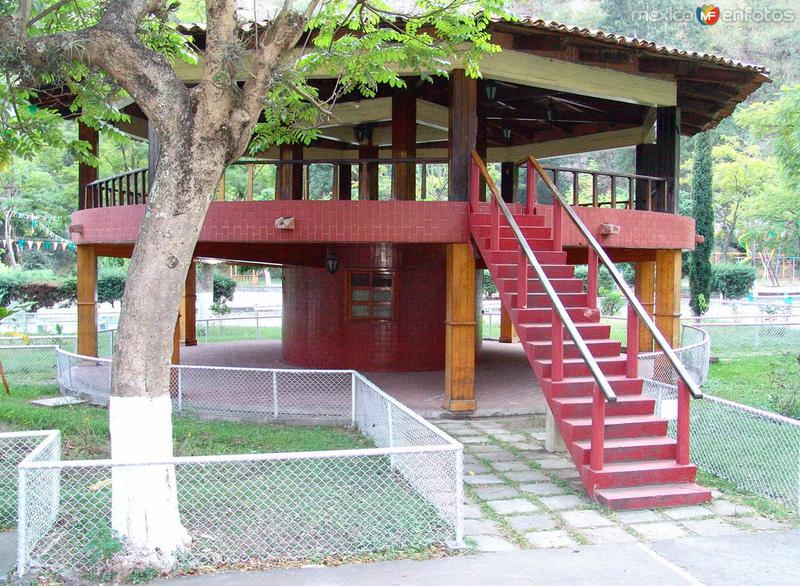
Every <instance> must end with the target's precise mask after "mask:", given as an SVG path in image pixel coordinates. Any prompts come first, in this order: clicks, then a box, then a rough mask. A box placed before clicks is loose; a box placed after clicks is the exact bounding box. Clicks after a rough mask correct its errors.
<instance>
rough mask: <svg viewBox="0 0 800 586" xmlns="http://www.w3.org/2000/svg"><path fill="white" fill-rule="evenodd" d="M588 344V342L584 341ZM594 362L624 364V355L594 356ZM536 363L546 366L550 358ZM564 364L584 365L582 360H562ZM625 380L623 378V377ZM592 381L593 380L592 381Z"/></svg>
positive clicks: (538, 360) (550, 360)
mask: <svg viewBox="0 0 800 586" xmlns="http://www.w3.org/2000/svg"><path fill="white" fill-rule="evenodd" d="M584 341H586V342H588V340H584ZM594 359H595V361H597V362H616V361H619V362H625V360H626V359H625V355H624V354H618V355H617V356H595V357H594ZM536 362H538V363H539V364H541V365H543V366H546V365H548V364H550V363H551V362H552V359H551V358H537V359H536ZM564 364H584V360H583V358H564ZM623 378H625V377H623ZM592 380H594V379H592Z"/></svg>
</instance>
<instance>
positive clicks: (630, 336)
mask: <svg viewBox="0 0 800 586" xmlns="http://www.w3.org/2000/svg"><path fill="white" fill-rule="evenodd" d="M625 346H626V347H625V355H626V358H625V375H626V376H627V377H628V378H636V377H637V376H639V316H638V315H637V314H636V310H635V309H634V308H633V305H631V304H630V303H629V304H628V332H627V339H626V341H625Z"/></svg>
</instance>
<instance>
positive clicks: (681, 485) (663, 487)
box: [595, 482, 711, 500]
mask: <svg viewBox="0 0 800 586" xmlns="http://www.w3.org/2000/svg"><path fill="white" fill-rule="evenodd" d="M696 493H707V494H711V490H710V489H708V488H706V487H704V486H700V485H699V484H697V483H696V482H677V483H670V484H643V485H640V486H624V487H620V488H597V489H595V494H599V495H602V496H603V497H605V498H606V499H608V500H613V499H624V498H631V497H650V496H662V495H665V494H669V495H681V494H696Z"/></svg>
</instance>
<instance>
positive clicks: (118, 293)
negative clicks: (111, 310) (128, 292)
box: [97, 268, 127, 306]
mask: <svg viewBox="0 0 800 586" xmlns="http://www.w3.org/2000/svg"><path fill="white" fill-rule="evenodd" d="M126 276H127V273H126V272H125V270H124V269H121V268H109V269H103V270H101V271H100V274H99V275H98V277H97V301H99V302H100V303H110V304H111V305H112V306H113V305H114V303H115V302H117V301H120V300H121V299H122V294H123V293H124V292H125V277H126Z"/></svg>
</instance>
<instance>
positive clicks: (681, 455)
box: [676, 378, 690, 465]
mask: <svg viewBox="0 0 800 586" xmlns="http://www.w3.org/2000/svg"><path fill="white" fill-rule="evenodd" d="M689 401H690V399H689V389H688V388H687V386H686V383H685V382H684V381H683V379H682V378H678V422H677V425H676V427H677V433H676V439H677V444H678V451H677V458H676V460H677V462H678V464H681V465H686V464H688V463H689Z"/></svg>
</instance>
